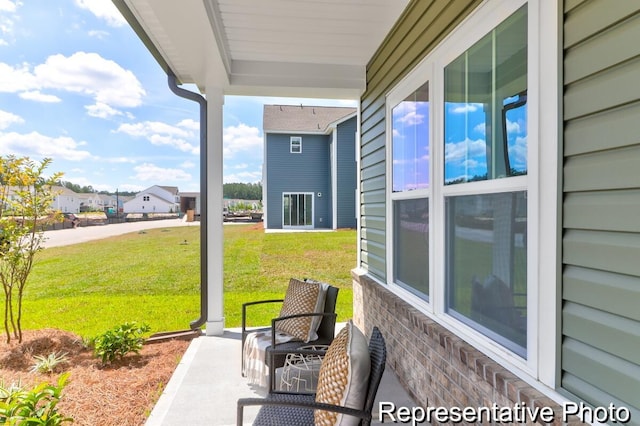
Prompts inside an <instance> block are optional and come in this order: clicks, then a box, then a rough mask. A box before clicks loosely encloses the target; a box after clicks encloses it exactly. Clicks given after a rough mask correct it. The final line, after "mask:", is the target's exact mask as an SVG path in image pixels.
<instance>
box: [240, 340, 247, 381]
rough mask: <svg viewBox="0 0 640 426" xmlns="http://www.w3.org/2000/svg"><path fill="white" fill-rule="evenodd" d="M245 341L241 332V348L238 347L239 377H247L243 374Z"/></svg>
mask: <svg viewBox="0 0 640 426" xmlns="http://www.w3.org/2000/svg"><path fill="white" fill-rule="evenodd" d="M245 340H246V334H245V332H244V330H242V346H241V347H240V376H242V377H247V375H246V374H245V372H244V341H245Z"/></svg>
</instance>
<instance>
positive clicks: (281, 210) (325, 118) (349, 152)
mask: <svg viewBox="0 0 640 426" xmlns="http://www.w3.org/2000/svg"><path fill="white" fill-rule="evenodd" d="M262 125H263V133H264V167H263V192H264V209H265V212H264V213H265V216H264V217H265V219H264V226H265V228H267V229H316V228H327V229H337V228H355V227H356V109H355V108H342V107H318V106H303V105H299V106H298V105H296V106H291V105H265V107H264V117H263V122H262Z"/></svg>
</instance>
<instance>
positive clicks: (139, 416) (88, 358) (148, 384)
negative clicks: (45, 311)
mask: <svg viewBox="0 0 640 426" xmlns="http://www.w3.org/2000/svg"><path fill="white" fill-rule="evenodd" d="M5 338H6V335H5V334H3V335H2V336H0V383H3V384H4V386H5V387H8V386H10V385H11V384H12V383H20V384H21V385H22V387H23V388H26V389H30V388H32V387H33V386H34V385H36V384H38V383H41V382H44V381H46V382H49V383H52V384H56V383H57V380H58V377H59V375H60V373H63V372H67V371H68V372H70V373H71V375H70V378H69V382H68V384H67V386H66V387H65V388H64V390H63V391H62V400H61V401H60V404H59V405H58V411H59V412H60V413H62V414H64V415H65V416H69V417H71V418H73V419H74V422H73V423H71V424H73V425H78V426H81V425H82V426H85V425H86V426H89V425H91V426H95V425H105V426H106V425H119V426H133V425H143V424H144V422H145V420H146V418H147V416H148V415H149V413H150V412H151V410H152V408H153V406H154V404H155V403H156V401H157V400H158V398H159V397H160V394H161V393H162V391H163V389H164V387H165V386H166V384H167V382H168V381H169V378H170V377H171V375H172V374H173V371H174V370H175V368H176V366H177V365H178V363H179V361H180V359H181V358H182V355H183V354H184V352H185V351H186V349H187V346H188V345H189V341H186V340H165V341H162V342H158V343H153V344H145V345H144V346H143V348H142V350H141V352H140V354H139V355H136V354H129V355H127V356H126V357H125V358H124V359H123V360H122V362H119V363H117V364H114V365H112V366H103V365H102V363H101V361H100V360H99V359H97V358H95V357H94V356H93V352H92V351H91V350H90V349H87V348H85V347H84V346H83V344H82V339H81V338H80V337H79V336H76V335H74V334H72V333H69V332H66V331H61V330H54V329H46V330H36V331H25V332H24V333H23V341H22V343H21V344H18V343H17V342H14V341H12V342H11V343H10V344H7V343H6V342H5ZM53 352H57V353H66V354H67V359H68V362H67V363H66V364H65V365H62V366H61V367H60V369H59V373H58V372H57V373H54V374H43V373H34V372H30V370H31V368H32V367H33V366H34V365H35V363H36V360H35V359H34V358H33V357H34V356H35V355H41V356H48V355H49V354H51V353H53Z"/></svg>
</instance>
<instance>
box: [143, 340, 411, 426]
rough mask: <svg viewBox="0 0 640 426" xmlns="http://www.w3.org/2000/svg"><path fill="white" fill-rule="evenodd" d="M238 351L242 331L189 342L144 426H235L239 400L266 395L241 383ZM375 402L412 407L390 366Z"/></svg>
mask: <svg viewBox="0 0 640 426" xmlns="http://www.w3.org/2000/svg"><path fill="white" fill-rule="evenodd" d="M240 346H241V343H240V329H227V330H225V332H224V335H222V336H200V337H198V338H196V339H194V340H192V341H191V344H190V345H189V347H188V349H187V351H186V352H185V355H184V357H183V358H182V360H181V361H180V363H179V365H178V367H177V368H176V370H175V372H174V374H173V376H172V377H171V379H170V381H169V383H168V384H167V386H166V388H165V390H164V392H163V393H162V395H161V396H160V399H159V400H158V402H157V404H156V405H155V407H154V409H153V411H152V412H151V415H150V416H149V418H148V419H147V422H146V423H145V425H146V426H178V425H179V426H185V425H189V426H199V425H208V426H210V425H215V426H226V425H235V424H236V407H237V405H236V401H237V400H238V398H244V397H262V396H264V395H265V393H266V392H265V390H263V389H260V388H257V387H255V386H252V385H249V384H248V382H247V380H246V379H245V378H244V377H241V375H240V355H241V353H240ZM377 401H389V402H394V403H395V404H396V406H408V407H412V406H415V405H416V404H415V402H413V400H412V399H411V398H410V397H409V396H408V394H407V393H406V391H405V390H404V389H403V388H402V386H401V385H400V383H399V382H398V379H397V378H396V376H395V374H394V373H393V372H392V371H391V369H390V368H389V367H388V366H387V368H386V369H385V373H384V376H383V378H382V383H381V384H380V388H379V390H378V394H377ZM257 410H258V408H257V407H246V408H245V411H244V422H245V424H251V423H252V422H253V419H254V418H255V415H256V413H257ZM376 413H377V403H376V404H375V405H374V422H373V424H381V423H380V422H379V421H377V417H378V416H377V414H376Z"/></svg>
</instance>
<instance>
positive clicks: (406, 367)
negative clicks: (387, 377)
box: [352, 270, 581, 425]
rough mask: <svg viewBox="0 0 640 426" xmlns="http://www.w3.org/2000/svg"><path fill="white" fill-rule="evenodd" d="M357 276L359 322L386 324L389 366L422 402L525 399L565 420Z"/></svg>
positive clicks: (496, 367)
mask: <svg viewBox="0 0 640 426" xmlns="http://www.w3.org/2000/svg"><path fill="white" fill-rule="evenodd" d="M352 277H353V302H354V310H353V315H354V323H355V324H356V325H357V326H358V327H359V328H360V329H361V330H363V331H366V332H368V331H369V330H371V328H372V327H373V326H374V325H375V326H377V327H378V328H379V329H380V331H381V332H382V335H383V336H384V338H385V340H386V344H387V367H390V368H391V369H393V371H394V372H395V373H396V375H397V376H398V379H399V380H400V382H401V383H402V385H403V386H404V388H405V389H406V390H407V391H408V392H409V394H410V395H411V397H412V398H413V399H414V400H415V401H416V402H417V403H418V404H420V405H421V406H422V407H426V406H427V405H429V406H431V407H441V406H442V407H453V406H456V407H461V408H462V407H478V406H491V405H492V404H493V403H496V404H497V405H498V406H500V407H503V406H506V407H513V406H514V405H515V404H516V403H517V402H519V403H520V404H522V403H523V402H524V403H526V404H527V406H528V407H543V406H544V407H552V408H553V409H554V412H555V413H556V422H555V423H554V425H560V424H562V422H561V410H562V408H561V407H560V406H559V405H558V404H557V403H555V402H554V401H553V400H551V399H550V398H548V397H546V396H545V395H543V394H542V393H540V392H539V391H538V390H536V389H535V388H533V387H531V386H530V385H528V384H527V383H526V382H524V381H523V380H521V379H520V378H518V377H517V376H516V375H514V374H513V373H511V372H509V371H508V370H506V369H505V368H503V367H502V366H500V364H498V363H497V362H495V361H493V360H491V359H490V358H489V357H487V356H486V355H484V354H482V353H481V352H480V351H478V350H477V349H475V348H474V347H473V346H471V345H469V344H468V343H466V342H465V341H463V340H462V339H460V338H458V337H457V336H456V335H454V334H453V333H451V332H450V331H448V330H447V329H445V328H444V327H442V326H441V325H439V324H438V323H436V322H435V321H433V320H431V319H429V318H428V317H427V316H425V315H424V314H422V313H421V312H419V311H418V310H417V309H415V308H414V307H412V306H411V305H409V304H408V303H407V302H405V301H404V300H402V299H401V298H399V297H398V296H396V295H395V294H393V293H391V292H390V291H388V290H387V289H385V288H384V287H383V286H381V285H379V284H378V283H376V282H375V281H373V280H372V279H371V278H369V277H368V276H367V275H364V274H361V273H359V272H358V271H356V270H354V271H352ZM364 301H366V303H363V302H364ZM571 424H581V423H580V422H577V421H576V422H575V423H574V422H573V421H572V422H571Z"/></svg>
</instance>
